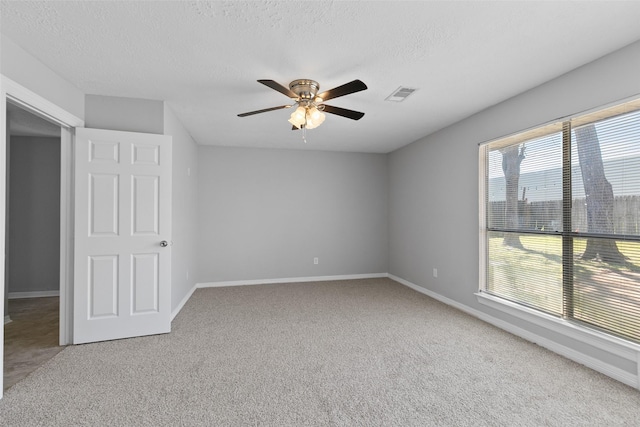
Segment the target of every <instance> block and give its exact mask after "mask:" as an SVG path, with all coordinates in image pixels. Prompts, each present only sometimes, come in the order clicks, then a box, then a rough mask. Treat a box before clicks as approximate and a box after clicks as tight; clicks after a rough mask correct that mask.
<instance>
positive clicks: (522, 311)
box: [476, 292, 640, 370]
mask: <svg viewBox="0 0 640 427" xmlns="http://www.w3.org/2000/svg"><path fill="white" fill-rule="evenodd" d="M476 297H477V299H478V302H479V303H480V304H482V305H485V306H488V307H491V308H493V309H495V310H498V311H501V312H503V313H506V314H509V315H511V316H514V317H517V318H519V319H522V320H525V321H527V322H529V323H531V324H534V325H537V326H540V327H543V328H545V329H547V330H550V331H552V332H555V333H558V334H561V335H564V336H566V337H567V338H572V339H574V340H576V341H579V342H582V343H585V344H588V345H591V346H593V347H595V348H598V349H600V350H603V351H606V352H608V353H611V354H614V355H616V356H618V357H621V358H624V359H626V360H629V361H632V362H636V363H638V362H639V359H640V345H638V344H634V343H631V342H629V341H626V340H623V339H621V338H617V337H614V336H611V335H607V334H605V333H602V332H599V331H596V330H592V329H589V328H585V327H582V326H580V325H578V324H574V323H571V322H567V321H566V320H563V319H560V318H557V317H554V316H551V315H548V314H546V313H543V312H540V311H537V310H533V309H531V308H528V307H524V306H522V305H519V304H516V303H513V302H511V301H507V300H505V299H502V298H499V297H496V296H493V295H490V294H487V293H486V292H478V293H476ZM639 370H640V367H639Z"/></svg>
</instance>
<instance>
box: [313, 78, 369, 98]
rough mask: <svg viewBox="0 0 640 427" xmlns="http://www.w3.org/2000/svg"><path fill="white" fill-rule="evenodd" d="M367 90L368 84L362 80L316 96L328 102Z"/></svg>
mask: <svg viewBox="0 0 640 427" xmlns="http://www.w3.org/2000/svg"><path fill="white" fill-rule="evenodd" d="M366 88H367V85H366V84H364V83H363V82H361V81H360V80H354V81H352V82H349V83H345V84H343V85H342V86H338V87H336V88H333V89H329V90H328V91H326V92H322V93H321V94H319V95H316V96H317V97H320V98H322V100H323V101H327V100H329V99H333V98H337V97H339V96H344V95H349V94H350V93H356V92H360V91H361V90H365V89H366Z"/></svg>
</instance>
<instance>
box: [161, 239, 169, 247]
mask: <svg viewBox="0 0 640 427" xmlns="http://www.w3.org/2000/svg"><path fill="white" fill-rule="evenodd" d="M160 246H161V247H163V248H166V247H167V246H169V243H168V242H167V241H166V240H163V241H162V242H160Z"/></svg>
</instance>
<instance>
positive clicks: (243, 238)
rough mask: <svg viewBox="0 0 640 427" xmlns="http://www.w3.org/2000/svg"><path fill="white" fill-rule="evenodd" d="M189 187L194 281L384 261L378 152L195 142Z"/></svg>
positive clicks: (382, 170)
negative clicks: (194, 215) (194, 188)
mask: <svg viewBox="0 0 640 427" xmlns="http://www.w3.org/2000/svg"><path fill="white" fill-rule="evenodd" d="M198 195H199V206H198V215H199V219H198V220H199V225H200V227H199V228H200V230H199V231H200V233H199V240H198V266H199V274H198V281H199V282H218V281H233V280H253V279H279V278H292V277H311V276H326V275H345V274H371V273H384V272H386V271H387V258H388V253H387V247H388V240H387V208H388V203H387V201H388V200H387V161H386V155H381V154H358V153H336V152H320V151H316V152H309V151H298V150H270V149H247V148H223V147H209V146H200V147H199V189H198ZM314 257H318V258H319V264H318V265H314V264H313V258H314Z"/></svg>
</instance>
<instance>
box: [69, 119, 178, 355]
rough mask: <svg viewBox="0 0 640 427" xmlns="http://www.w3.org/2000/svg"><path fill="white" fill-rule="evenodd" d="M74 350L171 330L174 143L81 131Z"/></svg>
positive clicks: (78, 136)
mask: <svg viewBox="0 0 640 427" xmlns="http://www.w3.org/2000/svg"><path fill="white" fill-rule="evenodd" d="M75 150H76V154H75V157H76V161H75V201H76V204H75V218H74V219H75V238H74V240H75V254H74V261H75V267H74V316H73V322H74V325H73V342H74V343H75V344H79V343H86V342H94V341H104V340H111V339H118V338H128V337H134V336H141V335H151V334H159V333H166V332H169V330H170V328H171V320H170V317H171V313H170V311H171V301H170V298H171V269H170V268H171V267H170V265H171V245H170V244H166V245H162V244H161V243H162V242H163V241H165V242H170V241H171V137H170V136H165V135H155V134H143V133H133V132H120V131H107V130H102V129H88V128H78V129H76V145H75Z"/></svg>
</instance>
